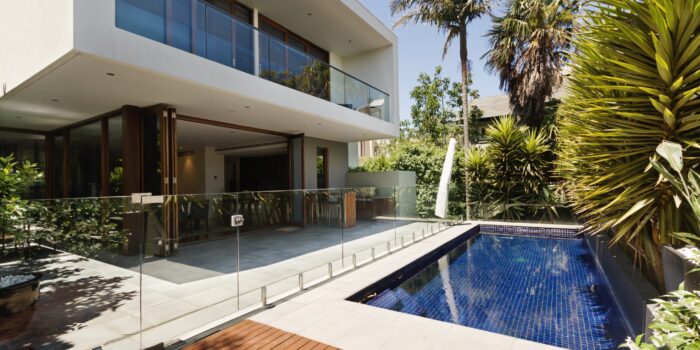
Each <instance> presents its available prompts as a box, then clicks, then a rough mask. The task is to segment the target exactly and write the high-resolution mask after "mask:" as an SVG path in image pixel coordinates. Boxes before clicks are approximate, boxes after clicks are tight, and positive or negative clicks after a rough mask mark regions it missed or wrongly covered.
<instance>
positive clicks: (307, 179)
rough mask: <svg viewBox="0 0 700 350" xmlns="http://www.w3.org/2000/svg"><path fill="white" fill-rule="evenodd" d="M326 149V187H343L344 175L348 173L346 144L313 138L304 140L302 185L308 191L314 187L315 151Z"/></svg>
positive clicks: (315, 186)
mask: <svg viewBox="0 0 700 350" xmlns="http://www.w3.org/2000/svg"><path fill="white" fill-rule="evenodd" d="M319 147H321V148H326V149H328V187H329V188H341V187H345V174H346V173H347V172H348V144H347V143H344V142H335V141H328V140H322V139H316V138H313V137H305V138H304V185H305V187H306V188H308V189H316V188H318V187H317V185H316V150H317V148H319Z"/></svg>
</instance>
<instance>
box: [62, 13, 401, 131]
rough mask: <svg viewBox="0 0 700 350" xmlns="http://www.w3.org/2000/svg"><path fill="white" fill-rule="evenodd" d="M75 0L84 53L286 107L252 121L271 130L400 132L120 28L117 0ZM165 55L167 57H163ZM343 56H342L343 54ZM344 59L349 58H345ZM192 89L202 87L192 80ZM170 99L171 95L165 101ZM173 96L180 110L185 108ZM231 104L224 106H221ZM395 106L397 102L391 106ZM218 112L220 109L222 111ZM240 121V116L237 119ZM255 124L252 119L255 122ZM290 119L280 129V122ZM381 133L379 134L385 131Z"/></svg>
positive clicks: (273, 107)
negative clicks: (327, 126) (322, 125)
mask: <svg viewBox="0 0 700 350" xmlns="http://www.w3.org/2000/svg"><path fill="white" fill-rule="evenodd" d="M74 1H75V6H76V10H75V49H76V50H77V51H79V52H80V53H83V54H86V55H94V56H98V57H102V58H104V59H107V60H112V61H116V62H120V63H122V64H126V65H130V66H134V67H139V68H140V69H144V70H148V71H150V72H154V73H157V74H162V75H165V76H168V77H174V78H176V79H178V80H181V81H182V83H181V84H179V86H173V87H167V88H166V87H164V90H166V89H173V90H177V89H178V88H182V87H183V86H185V85H184V84H192V83H194V84H196V85H199V86H206V87H208V88H213V89H216V90H218V91H224V92H226V93H229V94H231V98H232V99H234V98H239V99H241V100H245V101H246V103H248V102H247V101H250V102H252V103H251V104H253V105H257V106H255V107H256V109H257V110H263V109H265V110H269V111H271V113H270V114H272V113H274V112H276V113H277V114H280V113H285V112H287V115H286V116H285V119H284V120H282V121H280V120H279V119H277V118H264V119H258V120H256V121H255V123H249V124H251V125H250V126H254V127H259V128H263V129H268V130H277V131H284V132H287V131H290V130H289V129H290V128H292V127H294V128H296V132H303V133H305V134H307V135H311V136H315V137H323V136H324V135H323V134H322V131H321V130H320V129H318V128H313V127H308V130H306V129H304V128H301V129H304V130H301V129H300V128H299V127H300V126H302V125H304V124H307V125H313V124H311V123H309V120H308V119H305V117H309V116H312V117H313V120H314V121H315V120H325V121H329V122H333V123H336V124H339V125H342V126H347V127H348V128H352V129H355V130H356V131H360V129H364V130H367V133H370V132H375V133H380V134H382V136H385V137H394V136H398V133H399V130H398V125H391V124H388V123H386V122H383V121H381V120H378V119H376V118H372V117H367V116H366V115H365V114H362V113H360V112H356V111H353V110H350V109H348V108H344V107H341V106H338V105H336V104H335V103H331V102H328V101H323V100H320V99H318V98H317V97H314V96H311V95H308V94H305V93H303V92H299V91H296V90H293V89H290V88H288V87H285V86H282V85H280V84H276V83H273V82H270V81H267V80H265V79H260V78H258V77H255V76H253V75H250V74H248V73H245V72H242V71H239V70H236V69H233V68H231V67H228V66H225V65H222V64H219V63H216V62H212V61H210V60H207V59H206V58H202V57H199V56H196V55H193V54H191V53H189V52H185V51H182V50H179V49H177V48H174V47H170V46H167V45H164V44H162V43H159V42H156V41H153V40H151V39H148V38H145V37H142V36H140V35H137V34H134V33H130V32H127V31H125V30H122V29H119V28H117V27H116V25H115V18H116V14H115V13H116V12H115V2H114V1H113V0H110V1H107V0H101V1H95V0H74ZM164 58H167V59H164ZM344 59H345V58H343V60H344ZM343 65H345V63H343ZM187 86H188V87H189V86H192V88H193V89H198V88H197V87H195V86H193V85H187ZM167 102H169V101H167ZM176 102H177V101H172V102H171V103H174V104H175V105H176V107H178V110H184V109H186V106H179V105H177V103H176ZM226 108H230V107H225V106H222V108H221V109H222V110H224V109H226ZM392 110H393V108H392ZM219 113H220V112H219ZM238 123H240V122H238ZM253 124H254V125H253ZM281 124H283V125H289V126H288V127H285V129H286V130H280V125H281ZM382 136H379V137H382Z"/></svg>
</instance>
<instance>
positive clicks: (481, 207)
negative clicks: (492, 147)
mask: <svg viewBox="0 0 700 350" xmlns="http://www.w3.org/2000/svg"><path fill="white" fill-rule="evenodd" d="M465 159H466V162H465V164H464V166H465V167H466V172H467V176H468V177H469V181H468V183H469V191H468V193H469V205H470V206H471V213H472V216H473V217H474V218H476V219H490V218H492V217H494V216H495V215H496V213H497V206H496V196H495V194H496V193H495V188H494V186H493V181H491V180H492V174H493V167H492V163H491V160H490V158H489V156H488V154H487V152H486V150H484V149H482V148H476V147H472V148H470V149H469V150H467V151H466V154H465Z"/></svg>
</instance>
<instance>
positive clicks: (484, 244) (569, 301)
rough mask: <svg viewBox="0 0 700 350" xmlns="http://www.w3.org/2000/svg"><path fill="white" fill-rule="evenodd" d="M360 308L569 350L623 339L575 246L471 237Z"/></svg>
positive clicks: (583, 250)
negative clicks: (392, 311) (375, 309)
mask: <svg viewBox="0 0 700 350" xmlns="http://www.w3.org/2000/svg"><path fill="white" fill-rule="evenodd" d="M399 283H400V284H398V285H395V286H393V287H391V288H388V289H385V290H380V291H377V293H376V296H373V297H371V298H369V299H366V300H365V301H364V302H365V303H367V304H369V305H372V306H377V307H381V308H386V309H391V310H395V311H400V312H404V313H409V314H414V315H418V316H423V317H428V318H432V319H435V320H440V321H446V322H452V323H456V324H460V325H464V326H467V327H472V328H478V329H482V330H486V331H490V332H495V333H500V334H505V335H509V336H513V337H517V338H522V339H527V340H531V341H535V342H539V343H544V344H549V345H554V346H559V347H564V348H569V349H587V350H588V349H615V348H616V347H617V346H618V345H619V344H620V343H622V342H623V341H624V338H625V337H626V333H625V331H624V327H623V324H622V318H621V314H620V312H619V310H618V309H617V307H616V306H615V305H614V303H613V302H612V299H611V297H610V293H609V291H608V287H607V285H606V284H605V282H604V279H603V278H602V277H601V276H600V274H599V272H598V270H597V269H596V267H595V264H594V262H593V257H592V255H591V254H590V252H589V250H588V247H587V246H586V244H585V242H584V241H583V240H582V239H553V238H530V237H513V236H502V235H491V234H483V233H482V234H478V235H476V236H474V237H473V238H471V239H470V240H469V241H467V242H465V243H463V244H461V245H460V246H458V247H457V248H455V249H453V250H452V251H451V252H449V253H448V254H446V255H444V256H442V257H440V258H439V259H438V260H437V261H434V262H432V263H430V264H429V265H427V266H425V267H424V268H423V269H422V270H420V271H419V272H417V273H416V274H414V275H413V276H411V277H408V278H407V279H403V280H401V281H400V282H399Z"/></svg>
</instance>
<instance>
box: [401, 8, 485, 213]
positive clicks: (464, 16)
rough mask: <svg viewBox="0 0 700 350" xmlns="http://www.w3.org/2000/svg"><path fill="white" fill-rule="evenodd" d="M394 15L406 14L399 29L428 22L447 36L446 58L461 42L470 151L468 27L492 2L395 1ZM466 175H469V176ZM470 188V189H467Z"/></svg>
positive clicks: (464, 112)
mask: <svg viewBox="0 0 700 350" xmlns="http://www.w3.org/2000/svg"><path fill="white" fill-rule="evenodd" d="M390 7H391V14H392V15H398V14H402V16H401V18H399V20H398V21H396V24H395V25H394V27H396V26H401V25H406V24H408V23H411V22H413V23H426V24H429V25H432V26H435V27H437V29H438V31H439V32H441V33H445V34H447V39H446V40H445V45H444V48H443V50H442V56H443V58H444V57H445V55H446V54H447V51H448V49H449V47H450V44H452V41H453V40H454V39H455V38H458V40H459V58H460V63H461V73H462V122H463V125H464V126H463V129H464V130H463V137H464V148H465V149H467V148H469V59H468V57H469V55H468V51H467V25H468V24H469V23H470V22H471V21H473V20H474V19H477V18H479V17H481V16H483V15H484V14H485V13H487V12H488V11H489V9H490V0H391V5H390ZM465 176H466V174H465ZM467 188H468V186H467ZM466 199H467V205H466V208H467V209H466V216H467V219H469V203H468V200H469V194H468V193H467V194H466Z"/></svg>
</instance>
